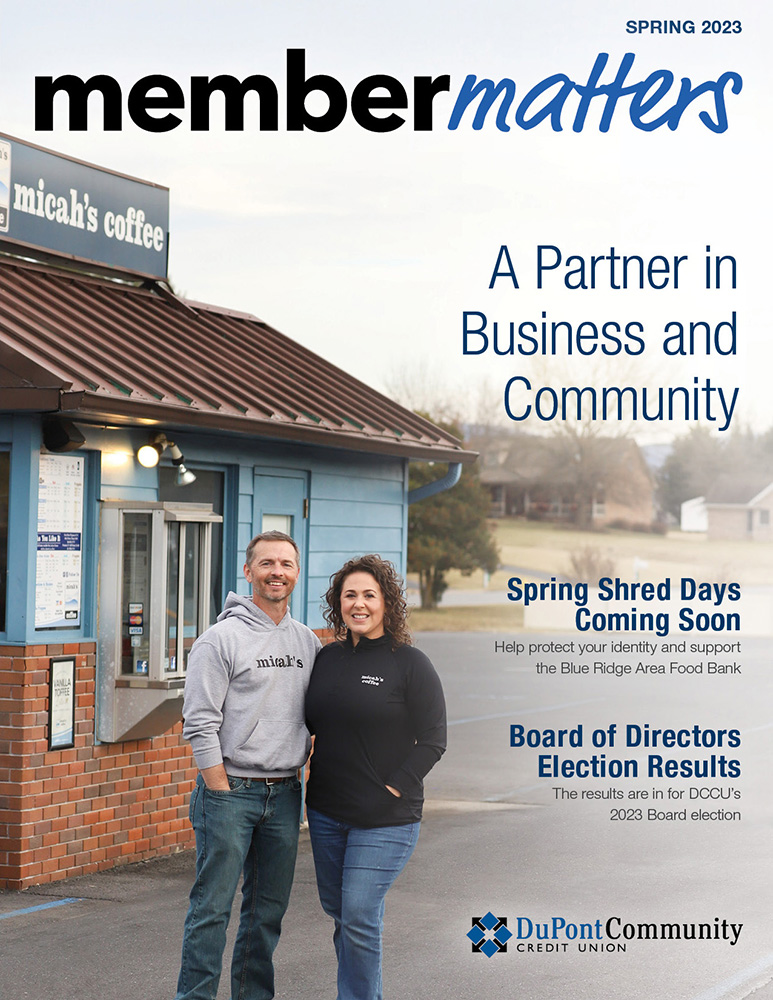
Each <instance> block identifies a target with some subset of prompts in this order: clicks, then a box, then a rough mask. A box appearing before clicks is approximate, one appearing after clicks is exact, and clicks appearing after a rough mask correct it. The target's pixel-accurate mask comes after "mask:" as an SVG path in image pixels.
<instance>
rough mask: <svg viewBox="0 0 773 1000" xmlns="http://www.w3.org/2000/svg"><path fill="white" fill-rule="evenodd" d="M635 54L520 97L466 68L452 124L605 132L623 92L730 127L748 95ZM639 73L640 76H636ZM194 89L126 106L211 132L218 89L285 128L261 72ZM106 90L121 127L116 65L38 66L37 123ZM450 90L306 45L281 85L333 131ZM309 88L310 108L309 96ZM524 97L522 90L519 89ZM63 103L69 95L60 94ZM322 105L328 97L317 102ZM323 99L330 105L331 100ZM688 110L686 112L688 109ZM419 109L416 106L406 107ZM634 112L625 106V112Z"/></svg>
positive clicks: (108, 109) (106, 112) (234, 125)
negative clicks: (314, 63)
mask: <svg viewBox="0 0 773 1000" xmlns="http://www.w3.org/2000/svg"><path fill="white" fill-rule="evenodd" d="M635 59H636V56H635V55H634V53H632V52H627V53H625V55H624V56H623V57H622V59H621V60H620V62H619V64H618V66H617V69H616V70H615V69H614V65H613V66H612V67H608V63H609V54H608V53H606V52H600V53H599V54H598V55H597V56H596V59H595V61H594V63H593V65H592V67H591V69H590V72H589V73H588V76H587V79H585V81H584V82H578V81H576V80H572V79H571V77H569V76H568V75H567V74H566V73H560V72H559V73H552V74H551V75H550V76H547V77H545V78H544V79H543V80H540V81H539V82H538V83H535V84H533V85H532V86H531V87H530V89H528V90H526V92H525V93H524V96H523V97H522V98H520V93H521V90H520V85H519V86H517V85H516V82H515V80H513V79H511V78H509V77H504V78H502V79H500V80H499V81H494V80H493V79H490V78H487V77H483V78H479V77H478V76H477V75H475V74H468V75H467V76H466V77H465V79H464V82H463V83H462V85H461V87H460V88H459V90H458V92H457V94H456V97H455V99H454V104H453V107H452V108H451V112H450V115H449V116H448V118H447V120H446V119H445V118H444V121H446V126H445V127H446V128H448V129H450V130H452V131H453V130H456V129H458V128H459V127H460V126H462V125H466V126H467V127H470V126H471V127H472V128H473V129H474V130H476V131H479V130H481V129H483V128H484V126H490V125H492V124H493V125H494V126H495V127H496V128H497V129H498V130H499V131H500V132H509V131H510V130H511V128H512V126H513V125H515V126H517V127H518V128H520V129H533V128H536V127H537V126H538V125H541V124H542V123H543V122H549V124H550V127H551V128H552V129H553V131H554V132H562V131H564V129H565V127H566V126H567V125H569V126H570V127H571V130H572V131H573V132H582V131H583V129H584V128H585V125H586V123H587V122H588V116H589V114H590V113H591V111H593V112H594V120H596V119H597V127H598V130H599V132H607V131H609V128H610V126H611V124H612V120H613V118H614V117H615V115H616V113H617V111H618V107H619V106H620V104H621V101H623V99H624V98H626V99H627V98H630V102H626V108H625V111H627V114H628V117H629V119H630V122H631V124H632V125H633V126H634V127H635V128H637V129H641V130H643V131H645V132H652V131H654V130H655V129H659V128H662V127H663V126H664V125H665V126H667V127H668V128H669V129H670V130H671V131H675V130H676V129H677V128H678V127H679V126H680V124H681V123H682V121H683V120H691V119H693V118H694V116H695V115H696V114H697V118H698V120H699V121H700V122H701V123H702V124H703V125H704V126H705V127H706V128H707V129H709V130H710V131H712V132H720V133H721V132H726V131H727V128H728V114H727V103H726V96H727V94H728V92H729V93H730V94H736V95H737V94H740V92H741V89H742V87H743V79H742V77H741V75H740V73H736V72H734V71H731V70H728V71H725V72H723V73H721V74H720V75H719V76H718V77H717V78H716V79H715V80H705V81H703V82H700V83H693V81H692V80H691V79H690V77H688V76H682V77H681V78H680V79H679V80H678V81H677V78H676V75H675V74H674V73H673V72H672V71H671V70H669V69H655V70H652V71H650V72H649V73H647V72H646V71H641V72H638V73H636V72H634V71H633V64H634V62H635ZM637 77H640V78H639V79H637ZM189 88H190V89H189V95H188V96H187V98H186V94H185V92H184V90H183V87H182V86H181V85H180V83H178V81H177V80H175V79H174V78H173V77H170V76H166V75H165V74H161V73H154V74H151V75H148V76H143V77H142V78H141V79H139V80H138V81H137V82H136V83H134V84H133V85H132V86H131V87H130V89H129V91H128V94H127V95H126V101H125V103H126V112H127V113H128V117H129V118H130V119H131V121H132V122H133V123H134V125H136V126H137V127H138V128H141V129H143V130H144V131H146V132H170V131H172V130H173V129H176V128H178V126H180V125H182V124H183V119H182V118H181V117H180V116H179V115H177V114H175V113H174V112H176V111H183V110H185V109H186V107H187V110H188V115H189V127H190V130H191V131H194V132H199V131H205V132H206V131H208V130H209V129H210V119H211V115H210V112H211V107H210V105H211V101H212V98H213V96H214V95H215V94H218V95H220V96H219V98H218V107H219V108H222V115H223V122H224V128H225V131H243V130H244V127H245V126H244V120H245V102H246V99H247V95H248V94H255V95H257V98H258V101H259V109H258V130H259V131H262V132H276V131H278V130H279V104H280V89H279V87H278V86H277V84H276V83H275V82H274V80H272V79H271V78H270V77H268V76H265V75H264V74H261V73H256V74H253V75H251V76H248V77H245V78H244V79H243V80H239V79H237V78H236V77H234V76H231V75H228V74H219V75H217V76H214V77H209V76H191V78H190V84H189ZM95 93H98V94H101V95H102V127H103V129H104V130H105V131H118V130H120V129H121V128H123V124H124V94H123V90H122V87H121V84H120V83H119V82H118V81H117V80H116V79H115V78H114V77H112V76H108V75H106V74H98V75H96V76H92V77H90V78H89V79H88V80H83V79H81V78H80V77H78V76H75V75H73V74H65V75H63V76H59V77H57V78H54V77H51V76H37V77H35V129H36V130H37V131H41V132H50V131H52V130H53V129H54V118H55V110H56V108H55V105H56V104H57V101H56V98H57V96H58V95H61V96H65V95H66V97H67V99H68V104H67V111H68V121H69V129H70V131H84V130H86V129H88V128H89V99H90V97H91V95H92V94H95ZM451 93H452V82H451V76H450V74H448V73H444V74H441V75H439V76H434V77H433V76H414V77H413V81H412V88H411V94H410V97H409V88H408V87H406V86H405V85H404V84H403V83H401V82H400V80H398V79H397V78H396V77H394V76H390V75H388V74H385V73H375V74H373V75H370V76H367V77H365V78H364V79H362V80H360V82H359V83H357V84H356V85H355V86H354V88H353V89H352V92H351V97H349V95H348V94H347V90H346V87H345V86H344V85H343V84H342V83H341V82H340V80H338V79H336V78H335V77H334V76H330V75H329V74H326V73H314V74H312V75H310V76H309V75H307V71H306V50H305V49H288V50H287V61H286V75H285V88H284V104H285V128H286V130H287V131H288V132H301V131H311V132H331V131H332V130H333V129H336V128H338V127H339V125H341V124H342V123H343V122H344V120H345V119H346V117H347V113H348V112H350V113H351V117H352V118H353V119H354V121H355V122H356V124H357V125H359V126H360V127H361V128H363V129H366V130H367V131H368V132H393V131H395V130H396V129H399V128H401V127H402V126H403V125H405V124H406V122H407V121H408V119H409V117H412V124H413V129H414V131H416V132H430V131H432V130H433V129H434V113H435V112H436V111H437V112H438V114H439V113H440V111H439V108H438V107H437V106H436V102H437V103H438V104H439V105H440V106H442V105H443V102H444V95H446V94H448V95H450V94H451ZM309 97H312V104H313V105H314V107H313V109H312V110H310V109H309V108H308V107H307V99H308V98H309ZM519 98H520V99H519ZM60 103H62V102H60ZM320 104H322V108H319V105H320ZM325 105H326V106H325ZM688 109H689V111H690V112H691V113H690V114H686V112H688ZM409 110H412V116H409V115H401V114H399V113H398V112H400V111H409ZM625 111H623V112H622V113H621V115H620V116H619V117H622V116H624V114H625Z"/></svg>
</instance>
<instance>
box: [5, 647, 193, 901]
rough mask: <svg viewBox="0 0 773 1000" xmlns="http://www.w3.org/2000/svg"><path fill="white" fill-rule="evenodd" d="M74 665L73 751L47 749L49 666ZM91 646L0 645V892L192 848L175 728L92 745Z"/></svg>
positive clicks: (189, 776)
mask: <svg viewBox="0 0 773 1000" xmlns="http://www.w3.org/2000/svg"><path fill="white" fill-rule="evenodd" d="M68 654H69V655H74V656H75V657H76V674H75V692H76V705H75V746H74V747H73V748H72V749H68V750H51V751H50V750H48V674H49V657H51V656H61V655H68ZM94 704H95V645H94V643H80V644H78V643H75V644H71V645H64V646H61V645H59V646H51V645H49V646H26V647H19V646H5V647H1V646H0V888H5V889H25V888H28V887H29V886H31V885H38V884H40V883H42V882H51V881H54V880H56V879H62V878H67V877H69V876H71V875H82V874H86V873H88V872H94V871H97V870H99V869H101V868H111V867H113V866H114V865H117V864H124V863H126V862H129V861H140V860H142V859H144V858H150V857H155V856H156V855H159V854H167V853H171V852H174V851H179V850H182V849H183V848H187V847H192V846H193V832H192V830H191V828H190V825H189V823H188V796H189V793H190V790H191V788H192V786H193V782H194V780H195V778H196V767H195V764H194V762H193V757H192V755H191V752H190V748H189V746H188V744H187V742H186V741H184V740H183V738H182V724H181V723H178V724H177V725H176V726H175V727H174V728H173V729H171V730H170V731H169V732H168V733H165V734H164V735H163V736H158V737H155V738H153V739H146V740H135V741H132V742H128V743H111V744H103V745H97V746H95V744H94Z"/></svg>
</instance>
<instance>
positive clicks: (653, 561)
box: [448, 518, 773, 590]
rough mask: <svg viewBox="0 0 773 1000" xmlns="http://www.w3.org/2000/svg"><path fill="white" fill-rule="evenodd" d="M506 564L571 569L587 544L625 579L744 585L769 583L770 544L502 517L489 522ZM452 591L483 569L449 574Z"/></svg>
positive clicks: (472, 584)
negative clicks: (586, 528) (680, 578)
mask: <svg viewBox="0 0 773 1000" xmlns="http://www.w3.org/2000/svg"><path fill="white" fill-rule="evenodd" d="M490 524H491V525H492V527H493V531H494V537H495V539H496V542H497V545H498V546H499V551H500V561H501V563H502V564H503V565H505V566H518V567H520V568H521V569H523V570H525V571H526V572H524V574H523V575H524V577H526V578H527V579H528V570H530V569H531V570H534V571H536V572H537V573H539V574H547V575H553V574H562V575H566V574H568V573H569V569H570V566H571V555H572V553H573V552H577V551H578V550H581V549H584V548H587V547H590V548H591V549H593V550H595V551H596V552H597V554H598V555H599V556H602V557H604V558H605V559H608V560H609V561H610V562H611V563H612V564H613V566H614V573H615V574H616V575H619V576H621V577H623V578H624V579H627V580H634V579H638V580H652V581H659V580H662V579H664V577H667V576H692V577H694V578H695V579H698V580H717V581H730V580H737V581H738V582H740V583H742V584H745V585H747V586H749V585H754V584H770V583H773V543H771V542H725V541H708V539H707V538H706V536H705V535H703V534H695V535H692V534H683V533H682V532H679V531H672V532H669V533H668V535H649V534H643V533H640V532H635V531H605V532H601V531H577V530H575V529H571V528H565V527H562V526H559V525H551V524H546V523H544V522H539V521H525V520H520V519H515V518H503V519H502V520H498V521H491V522H490ZM509 576H510V574H509V573H508V572H506V571H504V570H499V571H498V572H497V573H495V574H494V576H493V577H492V578H491V581H490V583H489V589H492V588H504V587H506V586H507V579H508V577H509ZM448 582H449V586H451V587H453V588H454V589H464V590H477V589H480V588H482V587H483V573H482V572H480V571H479V572H476V573H473V574H472V575H471V576H462V574H461V573H458V572H456V571H452V572H450V573H449V574H448Z"/></svg>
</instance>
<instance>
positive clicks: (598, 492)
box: [469, 427, 655, 527]
mask: <svg viewBox="0 0 773 1000" xmlns="http://www.w3.org/2000/svg"><path fill="white" fill-rule="evenodd" d="M469 444H470V447H471V448H473V449H474V450H475V451H477V452H480V481H481V483H483V485H484V486H485V487H486V488H487V490H488V492H489V495H490V497H491V507H490V511H489V513H490V516H491V517H513V516H523V517H529V518H534V519H537V520H551V521H566V522H570V523H575V524H583V525H587V526H592V527H603V526H605V525H609V524H612V523H615V522H617V523H623V522H624V523H627V524H637V525H642V524H644V525H650V524H651V523H652V521H653V520H654V518H655V500H654V486H653V481H652V476H651V473H650V471H649V468H648V466H647V463H646V462H645V461H644V458H643V456H642V453H641V451H640V450H639V447H638V446H637V444H636V442H635V441H633V440H631V439H628V438H611V437H589V438H583V437H581V436H577V437H571V436H569V435H565V436H561V435H559V436H555V437H541V436H539V435H536V434H523V433H515V434H514V433H506V432H503V431H500V430H498V429H491V428H489V429H486V428H480V427H478V428H473V429H472V431H471V433H470V436H469Z"/></svg>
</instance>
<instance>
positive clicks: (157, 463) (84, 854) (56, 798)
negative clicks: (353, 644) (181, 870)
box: [0, 136, 473, 889]
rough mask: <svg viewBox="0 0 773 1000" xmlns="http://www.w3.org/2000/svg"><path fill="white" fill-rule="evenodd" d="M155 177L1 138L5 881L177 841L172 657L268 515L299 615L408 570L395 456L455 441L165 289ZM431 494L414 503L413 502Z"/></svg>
mask: <svg viewBox="0 0 773 1000" xmlns="http://www.w3.org/2000/svg"><path fill="white" fill-rule="evenodd" d="M167 220H168V192H167V191H166V190H165V189H163V188H160V187H158V186H156V185H152V184H147V183H145V182H141V181H137V180H136V179H133V178H129V177H125V176H122V175H119V174H115V173H111V172H109V171H104V170H100V169H98V168H95V167H93V166H91V165H88V164H84V163H80V162H77V161H74V160H71V159H67V158H65V157H60V156H57V155H55V154H52V153H50V152H48V151H45V150H41V149H39V148H37V147H34V146H31V145H29V144H26V143H22V142H19V141H18V140H14V139H11V138H10V137H7V136H0V887H2V888H9V889H21V888H26V887H28V886H31V885H35V884H38V883H42V882H47V881H51V880H54V879H60V878H64V877H67V876H70V875H77V874H83V873H87V872H91V871H95V870H97V869H101V868H106V867H110V866H112V865H115V864H119V863H122V862H126V861H136V860H140V859H143V858H148V857H151V856H154V855H157V854H162V853H165V852H170V851H176V850H179V849H181V848H184V847H189V846H191V845H192V837H191V832H190V829H189V824H188V820H187V799H188V792H189V790H190V788H191V785H192V782H193V780H194V778H195V773H196V771H195V766H194V764H193V759H192V756H191V754H190V750H189V748H188V745H187V743H186V742H185V741H184V740H183V739H182V736H181V723H180V712H181V706H182V689H183V685H184V681H185V665H186V660H187V655H188V651H189V649H190V646H191V644H192V642H193V640H194V639H195V637H196V635H197V634H199V633H200V632H201V631H202V630H203V629H204V628H205V627H206V626H207V625H208V624H209V623H210V622H211V621H212V620H213V619H214V616H215V615H216V614H217V612H218V610H219V608H220V606H221V604H222V600H223V598H224V596H225V593H226V592H227V591H228V590H229V589H233V590H236V591H238V592H239V593H248V588H247V585H246V581H244V579H243V577H242V563H243V553H244V549H245V547H246V544H247V542H248V541H249V539H250V538H251V537H252V536H253V535H254V534H255V533H257V532H258V531H261V530H266V529H269V528H279V529H281V530H285V531H288V532H289V533H290V534H292V535H293V537H294V538H295V540H296V541H297V543H298V545H299V548H300V551H301V560H302V574H301V578H300V580H299V583H298V585H297V587H296V590H295V592H294V594H293V604H292V611H293V614H294V615H295V617H297V618H299V619H300V620H302V621H305V622H306V623H307V624H309V625H310V626H311V627H312V628H316V629H321V628H322V627H323V624H324V623H323V620H322V618H321V614H320V597H321V595H322V594H323V593H324V591H325V589H326V586H327V581H328V578H329V576H330V574H331V573H332V572H333V571H334V570H336V569H337V568H338V567H339V566H340V565H341V563H342V562H343V561H344V560H345V559H347V558H349V557H350V556H352V555H356V554H359V553H362V552H365V551H372V552H379V553H380V554H381V555H383V556H384V557H386V558H389V559H392V560H393V561H394V562H395V564H396V565H397V566H398V568H399V569H401V570H402V571H403V572H404V570H405V554H406V544H407V539H406V525H407V508H408V504H409V502H411V501H412V500H414V499H417V498H416V497H413V496H410V495H409V492H408V462H409V460H411V459H414V460H425V461H437V462H442V463H449V474H448V475H447V476H444V477H443V478H440V477H441V475H442V471H444V470H440V471H439V473H438V476H439V480H438V483H437V484H433V487H434V488H435V489H436V490H437V489H443V488H447V487H448V486H449V485H451V484H452V483H453V482H454V481H455V477H456V475H458V471H459V468H460V464H459V463H461V462H464V461H466V460H468V459H471V458H472V457H473V456H472V455H471V454H470V453H466V452H464V451H463V449H462V447H461V445H460V443H459V442H458V441H457V440H456V439H454V438H452V437H450V436H449V435H447V434H446V433H444V432H443V431H442V430H440V429H439V428H437V427H435V426H433V425H432V424H430V423H429V422H427V421H425V420H423V419H421V418H419V417H417V416H416V415H415V414H413V413H411V412H409V411H408V410H406V409H404V408H402V407H400V406H398V405H397V404H395V403H393V402H392V401H390V400H389V399H387V398H385V397H384V396H382V395H380V394H379V393H377V392H374V391H373V390H372V389H369V388H368V387H367V386H365V385H363V384H362V383H360V382H358V381H357V380H356V379H354V378H352V377H350V376H349V375H348V374H346V372H343V371H341V370H340V369H337V368H335V367H334V366H332V365H330V364H328V363H327V362H325V361H324V360H322V359H321V358H319V357H317V356H316V355H314V354H312V353H311V352H310V351H308V350H306V349H304V348H302V347H300V346H299V345H298V344H295V343H293V342H292V341H291V340H289V339H288V338H286V337H284V336H283V335H282V334H280V333H278V332H277V331H276V330H274V329H272V328H271V327H270V326H268V325H267V324H266V323H263V322H262V321H261V320H259V319H257V318H255V317H254V316H250V315H245V314H243V313H236V312H233V311H229V310H226V309H218V308H213V307H211V306H205V305H202V304H200V303H196V302H190V301H185V300H183V299H181V298H179V297H177V296H176V295H175V294H173V292H172V291H171V290H170V288H169V286H168V284H167V282H166V260H167V245H168V233H167V229H168V221H167ZM422 495H427V493H426V492H425V493H423V494H422Z"/></svg>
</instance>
